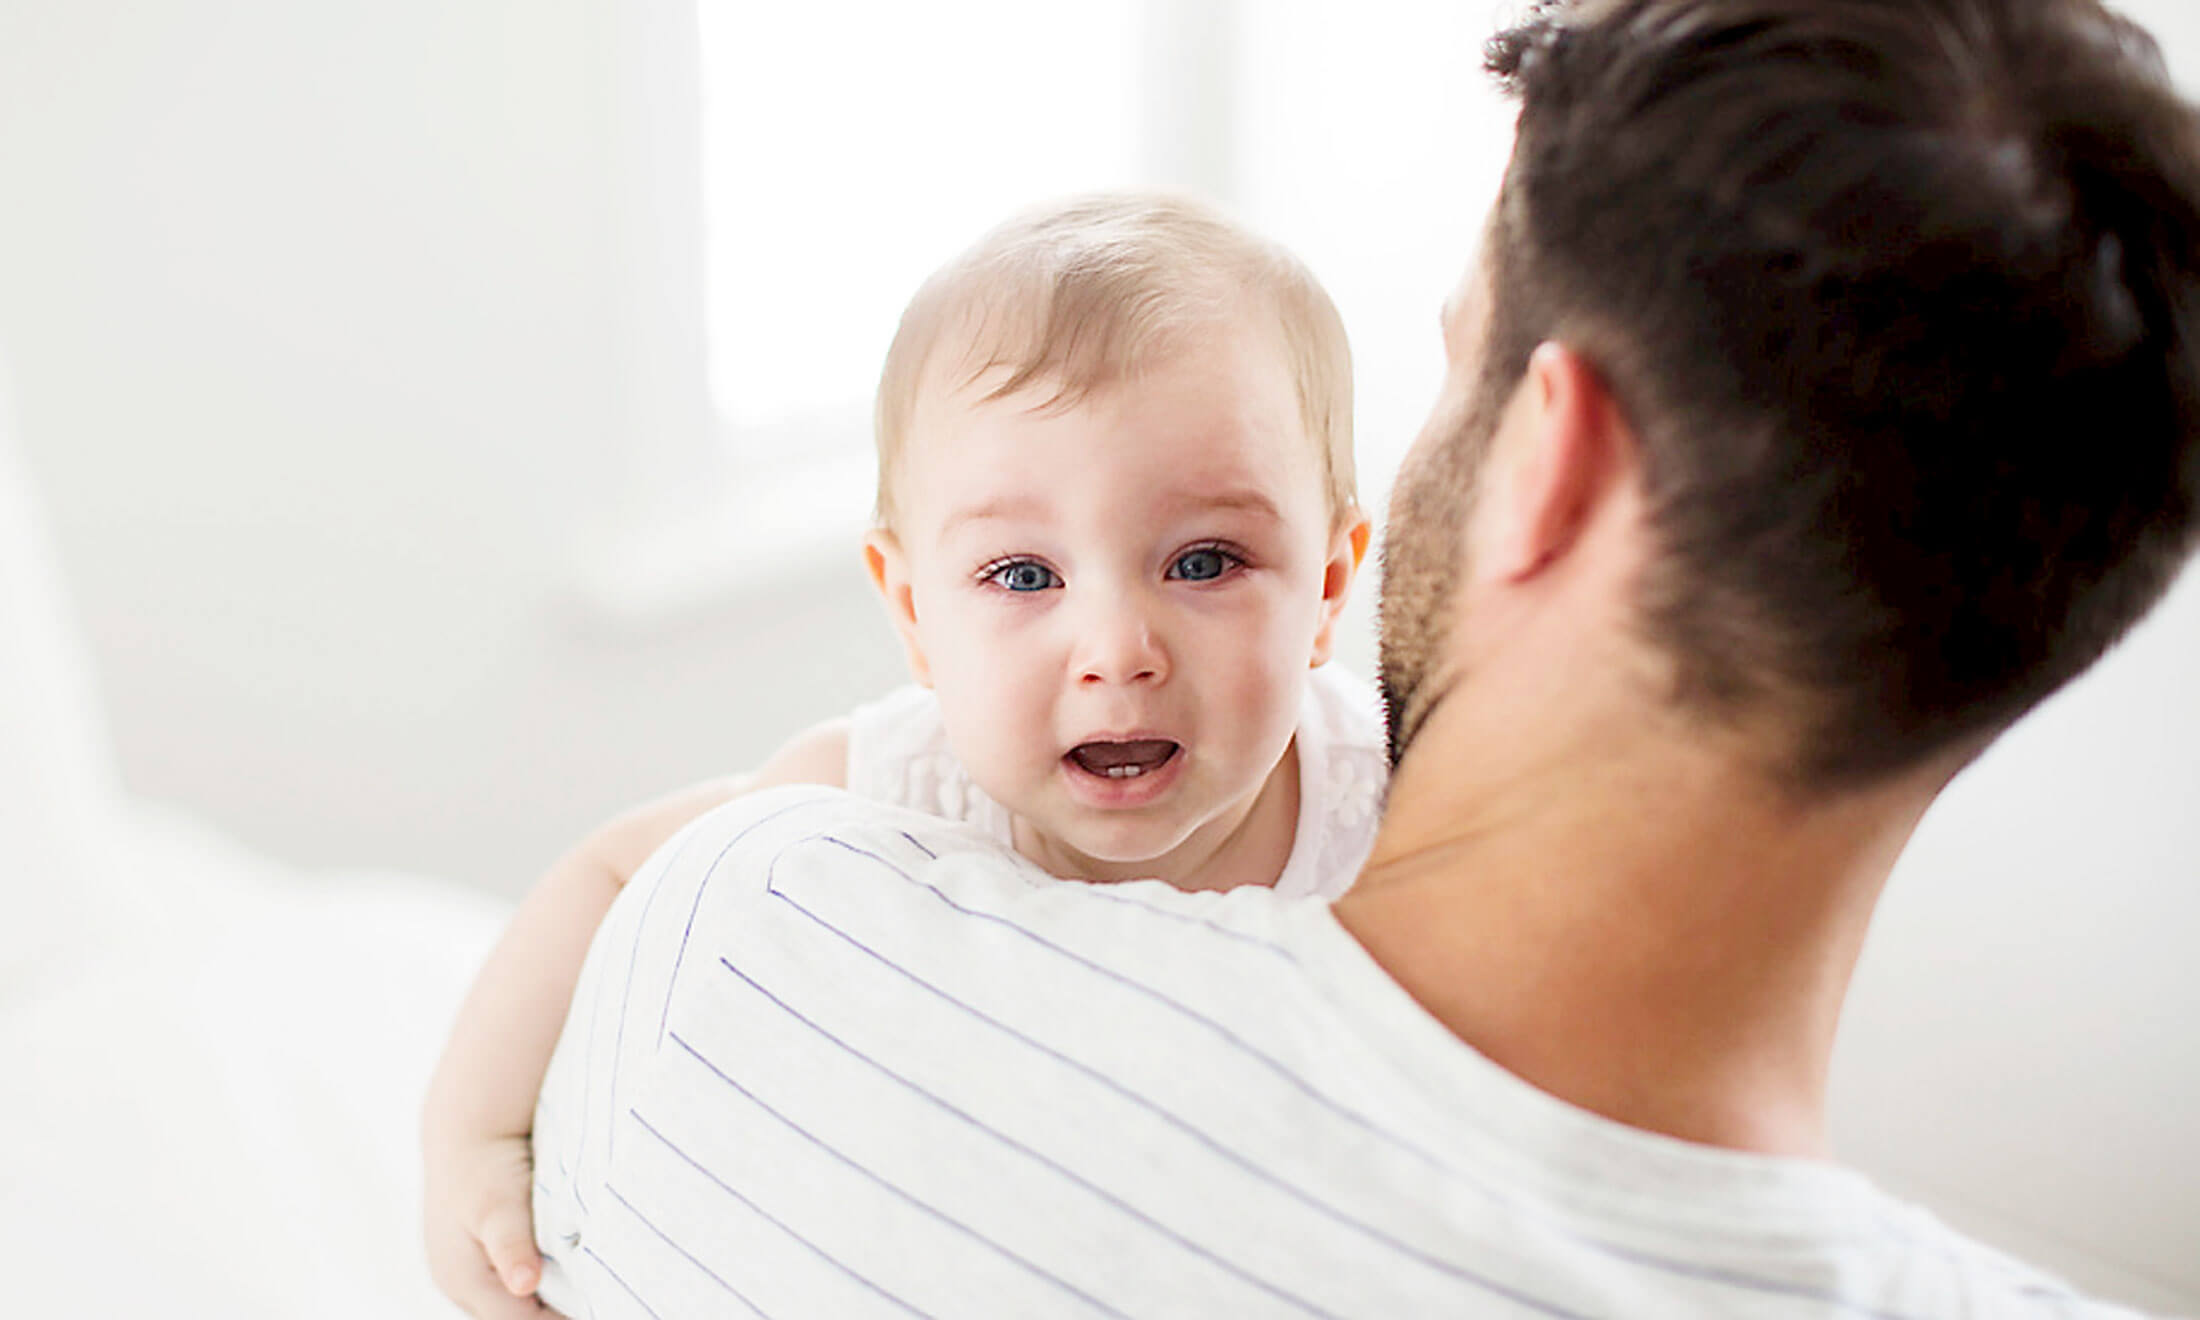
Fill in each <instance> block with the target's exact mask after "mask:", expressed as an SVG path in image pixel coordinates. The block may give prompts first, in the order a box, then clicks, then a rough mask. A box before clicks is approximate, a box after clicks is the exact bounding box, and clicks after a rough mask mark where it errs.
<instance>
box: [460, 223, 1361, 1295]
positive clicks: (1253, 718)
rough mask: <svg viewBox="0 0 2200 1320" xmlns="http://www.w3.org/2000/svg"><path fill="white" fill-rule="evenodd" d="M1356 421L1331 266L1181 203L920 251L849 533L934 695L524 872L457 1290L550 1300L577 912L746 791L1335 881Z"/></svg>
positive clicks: (1347, 706)
mask: <svg viewBox="0 0 2200 1320" xmlns="http://www.w3.org/2000/svg"><path fill="white" fill-rule="evenodd" d="M1351 411H1352V409H1351V366H1350V358H1349V354H1348V351H1347V349H1346V346H1345V339H1344V330H1343V326H1342V324H1341V323H1340V321H1339V320H1338V317H1337V313H1336V310H1335V308H1334V307H1333V306H1332V305H1331V303H1330V301H1329V298H1328V296H1327V295H1326V294H1324V293H1323V292H1322V290H1321V288H1320V286H1319V285H1317V284H1316V283H1315V281H1314V279H1313V277H1312V275H1310V274H1309V273H1308V272H1307V270H1306V269H1305V267H1304V266H1302V265H1301V264H1300V263H1299V262H1298V261H1297V260H1296V259H1295V258H1293V257H1291V256H1290V255H1289V254H1287V253H1285V252H1283V251H1282V250H1280V249H1278V248H1277V247H1275V246H1273V245H1271V244H1269V243H1266V242H1264V241H1262V240H1259V239H1257V238H1254V237H1252V236H1251V235H1248V234H1246V233H1244V232H1243V231H1241V230H1239V229H1237V228H1236V227H1234V226H1232V225H1231V224H1229V223H1228V222H1226V221H1224V220H1222V219H1220V218H1219V217H1217V216H1215V215H1213V214H1211V213H1209V212H1207V211H1205V210H1203V209H1201V208H1199V207H1196V206H1193V205H1190V204H1187V203H1185V202H1182V201H1178V200H1172V199H1165V198H1156V197H1148V196H1135V195H1130V196H1122V195H1108V196H1098V197H1088V198H1081V199H1077V200H1073V201H1070V202H1067V203H1063V204H1060V205H1056V206H1052V207H1048V208H1045V209H1042V210H1040V211H1037V212H1034V213H1031V214H1028V215H1025V216H1022V217H1019V218H1017V219H1015V220H1013V221H1011V222H1009V223H1008V224H1006V225H1004V226H1003V227H1001V228H999V229H996V230H995V231H993V232H992V233H991V234H988V235H987V236H986V237H985V238H983V239H982V240H980V241H979V243H978V244H977V245H976V246H975V247H973V248H972V249H971V250H970V251H969V252H967V253H965V254H964V255H963V256H962V257H960V258H959V259H957V260H956V261H954V262H952V263H950V264H949V265H948V266H947V267H946V268H945V269H943V270H941V271H940V272H939V273H938V274H936V275H934V276H933V277H932V279H931V280H930V281H929V282H927V283H926V284H925V286H924V287H923V288H922V289H920V290H919V291H918V293H917V295H916V297H915V299H914V300H913V301H912V302H911V303H910V305H909V307H908V309H907V311H906V312H905V313H904V314H903V317H902V322H901V328H900V331H899V333H898V334H897V335H896V336H895V339H894V343H893V346H892V348H891V349H890V350H889V351H888V353H887V358H886V367H885V371H884V373H883V375H882V378H881V380H880V384H879V394H878V416H877V439H878V458H879V464H878V467H879V474H878V516H877V520H876V525H875V527H874V529H873V530H872V531H871V533H870V534H869V535H868V536H867V537H866V539H865V544H864V556H865V559H866V562H867V563H868V565H869V568H870V573H871V579H872V581H873V582H874V583H875V584H876V585H877V587H878V591H879V594H880V596H881V597H882V598H883V599H884V601H885V604H886V609H887V613H888V615H889V616H890V617H891V619H892V621H893V624H894V627H895V629H896V631H897V632H898V633H899V635H900V638H901V642H902V645H903V647H904V648H905V649H906V651H907V654H908V660H909V668H910V671H911V673H912V674H913V676H914V677H915V679H916V681H917V684H918V686H916V687H912V688H909V689H906V690H904V691H903V692H901V693H898V694H896V695H893V696H890V697H888V698H886V699H885V700H883V701H880V702H878V703H876V704H873V705H869V706H865V707H862V708H860V709H858V710H856V711H855V712H853V713H852V714H851V715H849V716H848V717H846V718H845V719H841V720H836V721H833V722H831V723H828V724H824V725H820V726H818V727H817V728H814V729H811V730H810V731H808V732H806V733H803V734H801V735H799V736H797V737H796V738H795V739H794V740H793V741H791V742H790V743H788V744H787V746H785V747H784V748H782V749H781V750H780V751H779V752H778V753H777V754H776V755H774V756H773V757H772V758H771V759H770V760H769V761H768V762H766V763H765V765H764V766H763V767H761V768H760V769H759V770H758V771H756V772H755V773H754V774H753V775H750V776H746V777H744V778H740V779H737V780H731V781H721V782H716V783H711V784H705V785H702V786H699V787H697V788H693V789H690V790H687V791H686V792H683V793H680V794H676V795H674V796H673V797H671V798H668V799H666V800H664V801H662V802H658V803H655V804H652V805H649V806H646V807H643V808H640V809H638V810H636V811H634V812H631V813H629V814H628V815H626V816H623V817H620V818H619V819H617V820H614V821H613V822H612V823H611V824H609V825H607V826H605V827H604V828H603V829H601V830H599V831H598V832H597V833H596V834H595V835H593V836H591V837H590V838H589V839H587V840H586V841H584V842H583V843H581V844H580V845H579V846H578V847H577V848H575V849H574V851H573V852H572V853H570V854H568V855H567V856H566V857H565V858H564V859H562V860H561V861H560V862H559V863H558V864H557V865H556V866H555V867H553V868H552V870H551V871H550V873H549V874H548V875H547V876H545V877H544V878H543V880H542V881H541V882H540V883H539V884H538V885H537V887H536V889H535V891H534V892H533V893H532V894H531V895H530V896H529V897H528V899H527V901H526V902H525V903H524V904H523V905H522V907H521V908H520V910H519V912H518V914H517V915H516V916H515V917H514V919H513V922H512V926H511V928H510V930H509V931H508V932H507V933H506V934H505V936H504V938H503V940H502V941H501V942H500V943H499V945H498V946H497V948H496V950H495V952H493V953H492V954H491V955H490V958H489V960H488V963H487V964H486V965H485V967H484V968H483V970H482V972H481V975H480V978H479V980H478V981H477V983H476V985H475V987H474V990H473V992H472V994H471V995H470V996H469V997H468V1000H467V1002H466V1005H465V1007H464V1008H463V1009H462V1011H461V1013H460V1016H459V1019H458V1022H457V1024H456V1026H455V1028H454V1030H453V1033H452V1038H451V1041H450V1044H449V1045H448V1046H447V1048H446V1051H445V1054H444V1058H443V1061H442V1063H441V1065H440V1066H439V1067H438V1069H437V1073H436V1077H435V1081H434V1083H433V1084H432V1086H431V1087H430V1092H429V1099H428V1107H427V1114H426V1120H425V1123H424V1137H423V1146H424V1153H425V1156H426V1164H427V1184H426V1186H427V1205H426V1211H427V1221H428V1222H427V1231H428V1247H429V1256H430V1262H431V1265H432V1266H433V1268H434V1271H435V1275H436V1279H437V1281H438V1283H439V1284H440V1285H441V1286H442V1287H443V1289H444V1290H445V1291H446V1292H448V1293H449V1294H451V1296H452V1297H453V1298H454V1299H456V1300H458V1301H459V1302H460V1303H461V1304H462V1305H465V1306H466V1307H467V1308H468V1309H469V1310H470V1311H472V1312H473V1313H474V1314H475V1315H478V1316H490V1315H502V1314H511V1315H523V1314H528V1313H532V1312H534V1310H535V1303H534V1301H533V1299H532V1298H531V1297H530V1296H529V1294H531V1293H532V1292H533V1290H534V1288H535V1285H536V1283H537V1281H538V1279H539V1272H540V1264H539V1258H538V1257H537V1255H536V1253H535V1248H534V1243H533V1239H532V1231H531V1230H532V1221H531V1217H530V1213H529V1201H528V1198H529V1186H530V1176H529V1155H528V1142H527V1133H528V1130H529V1126H530V1123H531V1121H532V1116H533V1110H534V1105H535V1097H536V1093H537V1091H538V1090H539V1089H540V1086H541V1080H542V1075H543V1071H544V1069H545V1067H546V1066H547V1065H548V1062H549V1059H550V1055H551V1051H552V1047H553V1046H554V1044H555V1042H556V1039H557V1036H558V1031H559V1028H560V1027H561V1026H562V1024H563V1019H564V1016H565V1011H566V1008H567V1005H568V1004H569V1002H570V1000H571V997H572V990H573V984H574V980H575V978H576V976H577V975H578V972H579V969H580V965H581V961H582V958H583V956H584V954H585V953H586V951H587V947H588V943H589V938H590V936H591V935H592V934H593V932H594V931H595V928H596V926H597V924H598V923H599V922H600V921H601V919H602V917H603V915H604V912H605V910H606V909H607V908H608V907H609V906H610V904H611V901H612V899H613V898H614V897H616V895H617V894H618V891H619V888H620V886H621V885H623V884H624V883H625V882H626V879H627V878H628V877H629V876H631V875H633V874H634V873H635V872H636V871H637V870H638V869H639V868H640V866H641V863H642V861H643V860H644V859H645V858H646V857H647V856H648V855H649V854H650V853H651V852H652V851H654V850H655V849H656V848H657V846H658V845H660V844H661V843H663V842H664V841H665V840H666V839H668V838H669V837H670V836H671V835H672V834H673V833H674V832H676V831H677V830H678V829H679V828H680V827H681V826H683V825H685V824H686V823H687V822H688V821H690V820H692V819H693V818H694V817H696V816H697V815H699V814H701V813H702V812H704V811H706V810H708V809H709V808H711V807H713V806H716V805H718V804H719V803H721V802H723V801H725V800H726V799H727V798H729V797H731V796H733V795H735V794H737V793H741V792H747V791H751V790H754V789H758V788H762V787H766V786H771V785H779V784H789V783H815V784H830V785H836V786H843V787H846V788H848V789H850V790H852V791H854V792H856V793H858V794H862V795H865V796H869V797H874V798H877V799H880V800H883V801H887V802H891V803H896V804H899V805H903V806H910V807H915V808H918V809H921V810H924V811H929V812H933V813H936V814H939V815H943V816H947V817H950V818H954V819H959V820H964V821H968V822H970V823H971V824H973V825H975V826H976V827H978V828H979V829H982V830H985V831H987V832H989V833H991V834H993V835H994V836H995V837H997V838H998V839H1000V840H1001V841H1002V842H1004V843H1007V844H1009V845H1011V846H1013V847H1014V848H1015V849H1016V850H1017V851H1018V852H1021V853H1022V854H1024V855H1025V856H1026V857H1029V858H1030V859H1032V860H1033V861H1035V862H1037V863H1038V864H1039V865H1041V866H1043V867H1045V868H1046V869H1047V870H1048V871H1050V872H1052V873H1053V874H1055V875H1058V876H1062V877H1064V878H1069V879H1080V880H1088V881H1119V880H1132V879H1140V878H1155V879H1160V880H1164V881H1167V882H1168V883H1170V884H1173V885H1176V886H1178V887H1179V888H1184V889H1229V888H1234V887H1236V886H1239V885H1248V884H1257V885H1272V886H1274V887H1275V888H1276V889H1277V890H1278V891H1279V892H1284V893H1291V894H1301V895H1308V896H1317V897H1323V898H1333V897H1335V896H1336V895H1337V894H1338V893H1339V892H1341V891H1342V889H1343V888H1344V887H1345V885H1347V884H1348V883H1349V882H1350V880H1351V878H1352V876H1353V875H1354V874H1355V873H1356V872H1357V870H1358V869H1359V865H1360V862H1361V861H1362V860H1363V859H1364V857H1365V856H1366V853H1367V850H1368V847H1369V845H1370V843H1371V842H1372V839H1373V834H1374V825H1375V816H1376V807H1377V799H1378V797H1379V794H1380V790H1381V785H1382V780H1383V774H1384V753H1383V740H1382V733H1381V728H1380V719H1379V716H1378V713H1377V710H1376V706H1375V702H1374V700H1373V697H1372V694H1371V693H1369V692H1368V691H1367V690H1366V689H1365V688H1364V687H1363V686H1361V685H1358V684H1356V683H1354V682H1352V681H1351V680H1349V679H1346V678H1344V677H1343V676H1341V675H1340V674H1338V673H1337V672H1336V671H1334V670H1333V669H1328V668H1323V667H1322V665H1323V662H1324V661H1325V660H1327V659H1328V657H1329V653H1330V648H1331V639H1332V635H1333V633H1334V631H1335V628H1336V625H1337V617H1338V614H1339V611H1341V610H1342V609H1343V607H1344V603H1345V599H1346V596H1347V594H1348V592H1349V591H1350V588H1351V586H1352V580H1353V577H1354V575H1355V574H1356V573H1357V572H1358V570H1359V565H1360V560H1361V557H1362V555H1363V554H1364V553H1365V551H1366V548H1367V539H1368V522H1367V519H1366V518H1365V517H1364V516H1362V514H1361V513H1360V510H1359V507H1358V505H1357V503H1356V501H1355V499H1354V494H1353V475H1352V449H1351ZM500 1285H501V1287H500Z"/></svg>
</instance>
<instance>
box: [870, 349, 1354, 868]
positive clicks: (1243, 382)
mask: <svg viewBox="0 0 2200 1320" xmlns="http://www.w3.org/2000/svg"><path fill="white" fill-rule="evenodd" d="M1188 338H1189V339H1190V342H1189V343H1188V344H1187V345H1186V346H1185V347H1184V348H1183V350H1182V351H1179V352H1176V353H1173V354H1167V355H1165V356H1166V358H1167V360H1166V361H1165V362H1163V363H1160V364H1157V365H1155V366H1153V367H1151V368H1149V369H1148V370H1147V371H1145V372H1144V373H1143V374H1141V375H1139V376H1138V377H1136V378H1135V379H1133V380H1132V381H1130V382H1128V383H1126V384H1124V385H1121V386H1116V387H1111V388H1109V389H1106V390H1102V391H1098V392H1095V393H1094V394H1091V395H1088V396H1087V397H1085V398H1084V399H1082V400H1080V401H1079V402H1077V403H1075V404H1073V405H1070V406H1068V407H1060V408H1053V409H1048V408H1044V407H1042V406H1041V405H1042V404H1043V403H1044V402H1045V400H1046V398H1047V395H1048V393H1049V392H1050V391H1049V389H1046V388H1041V389H1034V390H1030V391H1024V392H1020V393H1018V394H1016V395H1012V396H1009V397H1007V398H1004V399H999V400H994V401H991V402H986V401H984V395H985V393H986V391H987V390H988V389H990V388H991V387H992V385H993V383H995V381H996V380H997V379H998V378H997V377H996V378H980V379H979V380H978V381H977V382H976V383H975V384H973V385H971V386H969V387H965V388H961V389H950V388H947V387H945V386H939V387H936V388H934V389H932V390H930V391H928V392H927V394H928V397H923V398H920V399H919V400H918V403H917V406H916V410H915V414H914V416H913V417H912V419H911V423H912V424H911V426H910V429H909V433H908V447H907V449H906V451H905V452H904V454H903V456H902V459H903V465H902V471H901V473H900V476H901V481H900V483H899V484H898V486H897V508H898V511H899V527H898V528H897V535H896V536H895V537H894V538H891V539H890V540H889V539H886V538H882V539H881V544H884V545H886V546H887V547H888V549H887V551H886V556H887V558H889V559H893V558H897V557H898V559H899V564H898V568H899V570H900V572H901V574H903V576H902V577H900V578H899V581H901V582H903V583H905V584H906V591H907V596H906V605H905V606H901V607H897V604H896V600H895V592H894V583H895V581H896V580H897V579H896V577H895V573H894V571H893V568H892V567H890V568H889V570H888V572H887V573H886V574H885V578H886V586H887V588H888V596H889V601H888V604H889V610H890V612H892V613H894V614H896V616H897V621H898V622H900V623H901V624H902V629H903V634H904V638H905V640H906V641H907V642H908V643H909V646H910V652H911V660H912V664H913V665H914V667H915V668H916V670H917V672H918V677H919V678H920V680H923V681H927V682H929V683H930V684H931V686H932V687H933V688H934V689H935V690H936V691H937V692H938V694H939V700H940V706H941V710H942V714H943V716H944V719H945V722H946V727H947V732H948V741H949V743H950V744H951V746H952V747H953V749H954V751H955V753H956V755H957V756H958V757H959V758H960V759H961V760H962V762H963V763H964V765H965V766H966V767H968V769H969V771H970V773H971V775H972V777H973V778H974V779H975V780H976V781H977V783H978V785H979V786H980V787H981V788H983V789H984V790H985V791H986V792H987V793H989V794H991V795H992V796H993V797H994V798H996V799H997V800H999V801H1000V802H1001V804H1002V805H1004V806H1006V807H1007V808H1008V809H1009V810H1010V811H1012V812H1014V813H1015V814H1016V815H1017V816H1019V817H1020V818H1021V819H1022V820H1023V822H1024V823H1025V824H1026V825H1027V826H1029V827H1032V828H1035V829H1036V830H1038V831H1040V832H1041V833H1042V834H1043V835H1044V836H1045V838H1044V842H1045V843H1046V844H1048V845H1049V846H1050V848H1051V849H1052V850H1053V853H1054V856H1055V857H1056V858H1058V859H1060V860H1063V861H1065V862H1066V863H1067V864H1069V865H1073V866H1074V865H1080V864H1088V863H1099V864H1100V865H1092V866H1090V868H1089V869H1088V870H1086V871H1085V872H1084V873H1085V874H1090V875H1094V876H1100V875H1106V874H1111V873H1112V874H1122V873H1123V870H1122V866H1123V864H1126V863H1145V862H1155V861H1159V862H1162V863H1164V866H1163V868H1162V869H1163V872H1164V873H1165V872H1166V865H1165V864H1166V862H1167V860H1168V859H1169V858H1170V857H1171V855H1172V854H1175V853H1177V851H1178V850H1179V849H1180V848H1184V847H1185V846H1186V845H1187V843H1188V842H1190V841H1192V840H1193V839H1194V837H1195V835H1197V834H1200V832H1201V831H1202V829H1203V827H1204V829H1205V831H1206V832H1207V833H1208V834H1209V835H1212V833H1213V832H1214V831H1216V830H1218V829H1219V830H1225V831H1226V830H1229V829H1234V828H1235V823H1236V822H1237V821H1238V820H1241V819H1242V818H1243V816H1244V814H1245V810H1246V809H1247V808H1249V807H1250V805H1251V803H1252V801H1253V799H1254V798H1255V797H1256V796H1257V795H1258V794H1259V792H1260V790H1261V789H1262V787H1263V785H1264V784H1266V783H1267V781H1268V778H1269V776H1270V775H1271V774H1272V773H1273V772H1275V771H1276V769H1277V767H1278V765H1279V763H1280V761H1281V760H1282V757H1283V754H1284V752H1285V750H1286V749H1287V748H1288V746H1289V745H1290V741H1291V736H1292V732H1293V730H1294V729H1295V728H1296V726H1297V723H1298V715H1299V702H1300V697H1301V692H1302V689H1303V684H1304V680H1305V674H1306V671H1307V669H1308V667H1309V666H1310V665H1312V664H1313V663H1316V662H1318V661H1319V660H1320V659H1324V658H1326V653H1327V649H1328V645H1329V630H1330V628H1331V626H1332V625H1333V623H1334V621H1335V618H1336V613H1337V610H1338V609H1339V608H1340V607H1341V605H1342V603H1343V598H1344V594H1345V590H1346V589H1347V588H1348V587H1349V585H1350V582H1351V577H1352V572H1353V569H1354V567H1356V559H1357V557H1356V553H1355V551H1354V547H1353V534H1352V528H1353V526H1354V525H1355V524H1356V523H1357V522H1358V519H1357V514H1354V515H1353V516H1352V517H1351V518H1348V519H1345V520H1341V521H1342V523H1343V525H1342V526H1339V525H1338V524H1339V522H1340V520H1339V519H1336V518H1334V517H1333V516H1332V512H1331V510H1330V507H1329V501H1328V498H1327V495H1326V487H1325V483H1324V479H1323V473H1322V465H1321V462H1320V459H1319V455H1318V453H1317V450H1316V446H1315V443H1314V441H1312V440H1311V439H1309V438H1308V436H1307V435H1306V430H1305V425H1304V422H1303V420H1302V418H1301V416H1300V410H1299V405H1298V396H1297V392H1296V389H1295V387H1294V384H1293V381H1292V378H1291V375H1290V372H1289V369H1288V366H1287V363H1286V361H1285V358H1284V355H1283V351H1282V348H1281V345H1280V343H1279V342H1278V341H1277V339H1276V337H1275V336H1274V334H1273V333H1272V332H1270V333H1261V332H1258V331H1255V330H1252V329H1241V330H1238V331H1234V332H1233V331H1227V330H1225V331H1216V332H1211V333H1207V334H1203V335H1198V336H1190V337H1188ZM1360 525H1361V526H1364V524H1360ZM1363 535H1364V533H1363ZM1362 543H1363V544H1364V541H1363V542H1362ZM1058 869H1059V868H1058Z"/></svg>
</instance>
